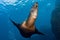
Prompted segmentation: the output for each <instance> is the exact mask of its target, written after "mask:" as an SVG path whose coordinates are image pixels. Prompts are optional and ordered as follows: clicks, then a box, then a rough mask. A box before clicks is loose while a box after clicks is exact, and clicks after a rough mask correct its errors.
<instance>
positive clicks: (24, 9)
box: [0, 0, 55, 40]
mask: <svg viewBox="0 0 60 40" xmlns="http://www.w3.org/2000/svg"><path fill="white" fill-rule="evenodd" d="M35 2H38V6H39V7H38V17H37V20H36V22H35V25H36V27H37V29H38V30H39V31H41V32H43V33H44V34H45V35H43V36H42V35H32V37H31V38H24V37H22V36H21V34H20V33H19V31H18V29H17V28H16V27H15V26H14V25H13V24H12V23H11V21H10V20H9V18H11V19H12V20H14V21H16V22H17V23H22V22H23V21H24V20H26V18H27V17H28V15H29V13H30V9H31V7H32V6H33V5H34V3H35ZM54 8H55V0H0V40H55V36H54V34H53V33H52V30H51V24H50V23H51V22H50V20H51V12H52V10H53V9H54Z"/></svg>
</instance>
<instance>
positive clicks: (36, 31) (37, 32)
mask: <svg viewBox="0 0 60 40" xmlns="http://www.w3.org/2000/svg"><path fill="white" fill-rule="evenodd" d="M35 33H36V34H41V35H44V34H43V33H42V32H39V31H38V30H37V29H36V28H35Z"/></svg>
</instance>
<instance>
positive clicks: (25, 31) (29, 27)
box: [10, 2, 44, 38]
mask: <svg viewBox="0 0 60 40" xmlns="http://www.w3.org/2000/svg"><path fill="white" fill-rule="evenodd" d="M37 14H38V3H37V2H36V3H35V4H34V5H33V7H32V9H31V11H30V14H29V17H28V18H27V20H26V21H24V22H23V23H22V24H17V23H15V22H14V21H12V20H11V19H10V20H11V22H12V23H13V24H14V25H15V26H16V27H17V28H18V29H19V31H20V33H21V35H22V36H23V37H25V38H30V37H31V36H32V35H33V34H42V35H44V34H43V33H41V32H39V31H38V30H37V28H36V27H35V25H34V23H35V20H36V18H37Z"/></svg>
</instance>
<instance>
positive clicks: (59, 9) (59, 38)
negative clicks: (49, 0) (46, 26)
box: [51, 0, 60, 40]
mask: <svg viewBox="0 0 60 40" xmlns="http://www.w3.org/2000/svg"><path fill="white" fill-rule="evenodd" d="M59 3H60V0H56V4H55V9H54V10H53V12H52V18H51V25H52V31H53V33H54V35H55V36H56V40H60V4H59Z"/></svg>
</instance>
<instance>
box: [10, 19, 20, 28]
mask: <svg viewBox="0 0 60 40" xmlns="http://www.w3.org/2000/svg"><path fill="white" fill-rule="evenodd" d="M10 21H11V22H12V23H13V24H14V25H15V26H16V27H17V28H18V29H19V27H20V24H17V23H16V22H14V21H13V20H12V19H10Z"/></svg>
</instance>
